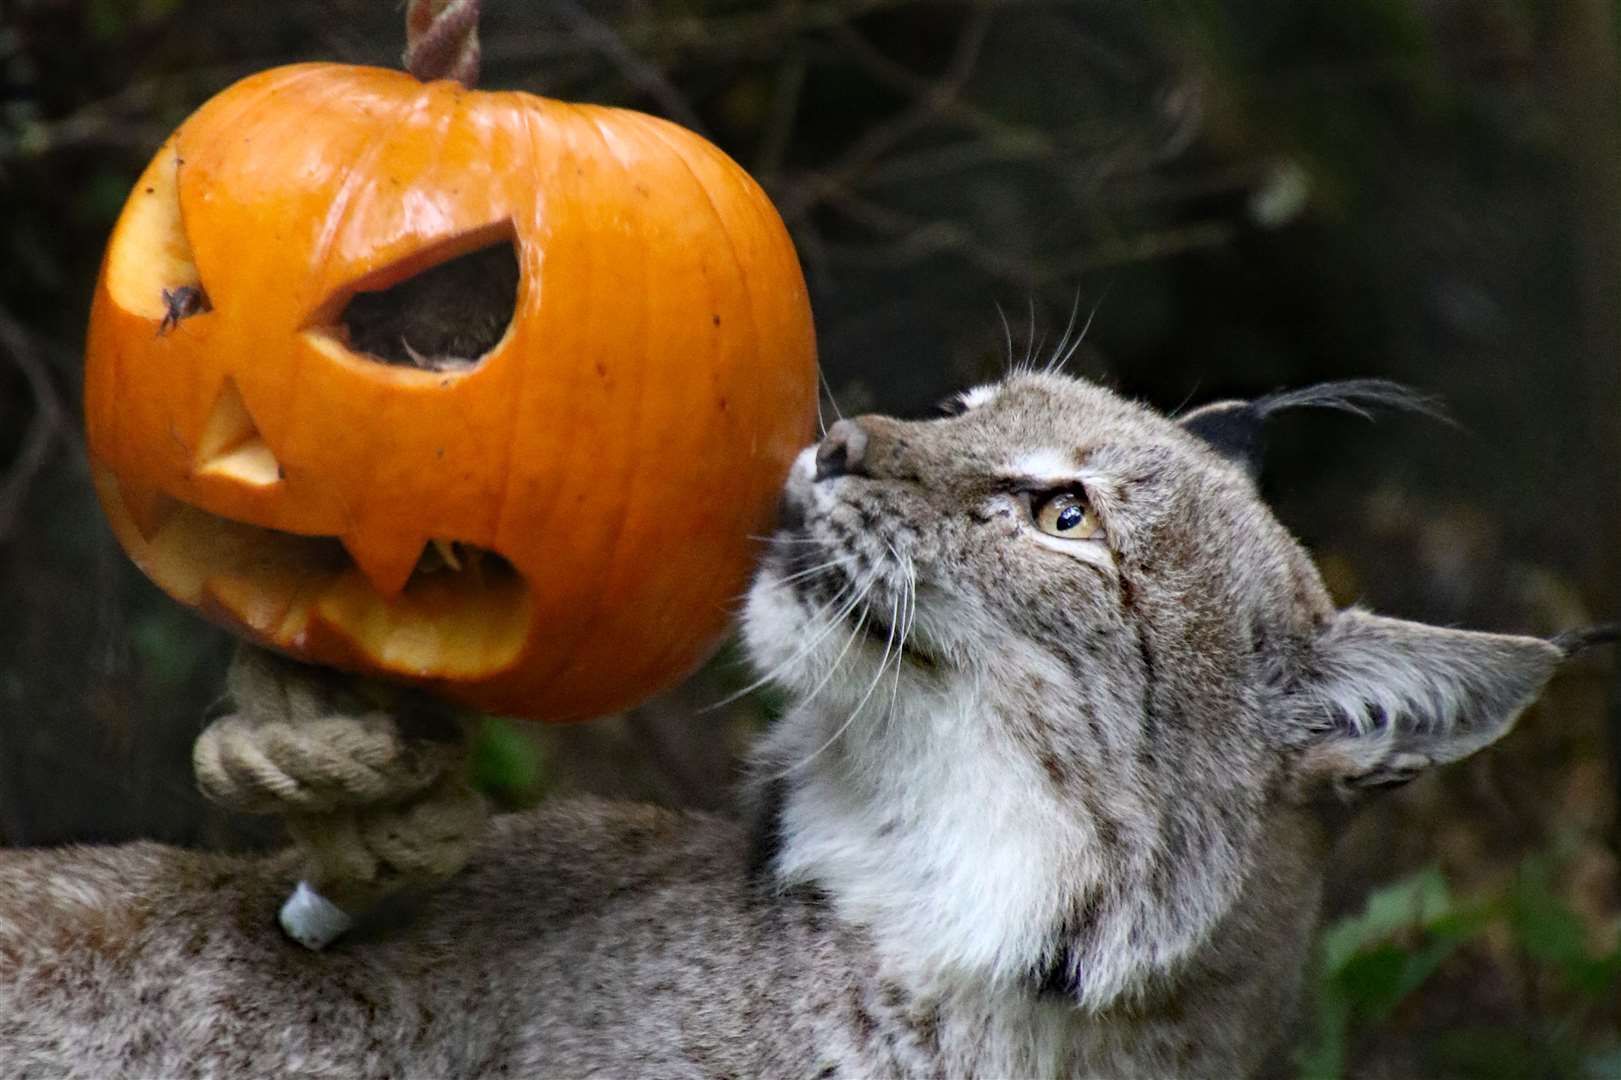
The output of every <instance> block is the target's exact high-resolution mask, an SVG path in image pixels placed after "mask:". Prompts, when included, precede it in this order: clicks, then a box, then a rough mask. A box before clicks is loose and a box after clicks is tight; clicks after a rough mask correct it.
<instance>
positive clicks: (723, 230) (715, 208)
mask: <svg viewBox="0 0 1621 1080" xmlns="http://www.w3.org/2000/svg"><path fill="white" fill-rule="evenodd" d="M637 119H638V120H639V121H640V122H641V123H640V126H641V127H642V128H643V129H644V130H645V131H646V132H647V133H648V134H649V135H650V136H652V138H653V139H655V140H656V141H657V142H659V143H660V144H661V145H663V146H664V148H665V149H666V150H667V151H669V152H670V153H671V154H673V155H674V156H675V158H676V160H677V161H679V162H680V163H681V168H682V169H683V170H684V171H685V172H686V174H687V175H688V176H689V177H691V179H692V183H693V186H694V187H695V188H696V189H697V190H698V192H699V193H700V194H701V195H702V196H703V199H704V202H705V204H706V205H708V207H709V212H710V215H711V216H712V217H713V218H714V219H715V225H716V227H717V228H718V229H719V230H720V234H721V235H722V236H724V237H725V238H726V245H727V248H728V250H729V251H730V252H731V257H732V265H733V266H735V267H737V268H738V271H739V272H738V275H737V276H738V280H739V282H740V283H741V285H742V289H743V296H744V298H745V300H746V301H747V307H748V313H749V344H750V346H751V348H750V349H749V352H748V356H749V358H750V359H749V362H748V363H747V364H746V365H744V366H745V367H746V368H747V369H748V371H749V372H750V374H751V375H754V376H755V377H756V378H758V375H759V361H760V357H761V353H762V349H761V335H760V313H759V308H758V306H757V304H756V300H755V294H754V288H753V286H752V285H751V284H750V283H749V277H748V275H747V274H746V273H743V272H742V266H743V262H742V257H741V254H740V253H739V251H738V246H737V238H736V237H735V236H733V235H732V229H731V225H730V223H729V222H728V221H727V220H726V215H724V214H722V213H721V212H720V206H719V204H718V203H717V202H716V201H715V196H714V194H713V193H712V192H711V191H710V190H709V186H708V185H707V184H706V183H705V182H704V179H703V177H702V176H701V175H700V174H699V172H698V170H697V169H695V168H693V165H692V162H691V161H689V160H688V159H687V156H686V154H685V153H684V152H683V148H682V147H681V146H679V145H677V140H673V139H669V138H666V137H665V132H664V131H662V130H660V127H661V125H660V124H659V122H658V121H657V120H655V119H654V118H653V117H650V116H645V115H641V114H637ZM713 308H714V305H711V310H713ZM746 503H747V500H743V499H739V500H735V501H734V503H733V506H732V508H731V509H732V515H733V517H732V525H733V526H734V528H733V530H732V531H733V532H736V531H739V529H740V528H742V529H743V531H748V529H747V528H746V527H743V525H742V522H740V521H739V520H738V519H739V518H740V517H741V516H742V514H743V512H744V510H745V508H746ZM753 524H754V523H753V522H750V523H749V526H752V525H753ZM744 587H745V588H746V587H747V586H746V583H745V586H744ZM733 603H735V600H728V602H727V609H728V610H727V611H726V614H727V616H728V617H730V616H731V611H730V610H729V609H730V606H731V604H733ZM658 660H659V662H660V663H663V662H664V660H665V658H664V657H663V656H660V657H659V658H658Z"/></svg>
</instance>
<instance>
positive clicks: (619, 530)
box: [537, 105, 652, 682]
mask: <svg viewBox="0 0 1621 1080" xmlns="http://www.w3.org/2000/svg"><path fill="white" fill-rule="evenodd" d="M570 108H572V109H573V110H574V111H575V113H576V114H577V115H578V116H579V117H580V119H582V120H583V121H584V122H585V124H586V125H587V126H588V127H589V129H590V130H591V131H592V132H593V133H595V135H596V137H597V141H598V142H600V143H601V144H602V148H603V152H604V153H605V154H606V155H607V156H608V157H609V158H611V159H612V160H613V162H614V164H615V165H616V166H617V167H618V169H619V173H620V176H621V177H623V182H624V184H625V185H626V186H630V187H634V184H635V181H634V180H633V179H632V176H631V171H630V167H629V166H628V165H627V164H626V163H625V161H624V159H623V158H621V157H620V156H619V154H618V153H617V152H615V150H614V146H613V140H611V139H610V138H608V136H607V134H606V133H605V132H604V131H603V130H602V125H601V124H599V123H598V122H597V118H596V116H595V115H594V112H593V110H591V109H588V108H585V107H583V106H579V105H570ZM640 269H641V284H642V287H641V288H640V289H638V290H636V291H637V292H638V294H639V295H640V298H641V302H642V318H641V320H640V323H639V326H640V328H641V329H640V334H641V337H640V340H639V342H638V344H639V345H640V348H639V349H638V350H637V352H638V353H639V354H640V355H642V356H644V357H645V356H646V353H647V351H648V350H647V343H648V340H649V333H648V323H649V321H650V320H651V317H652V304H651V302H650V293H649V291H648V289H649V282H648V281H647V263H646V261H645V259H643V260H642V261H641V263H640ZM648 384H649V380H646V379H641V380H638V383H637V389H636V403H635V406H634V407H633V408H632V409H631V422H630V424H629V427H630V428H631V429H632V430H636V429H637V426H638V424H639V421H640V420H641V418H642V416H643V414H644V413H645V412H646V409H647V390H648ZM646 472H647V470H646V469H637V468H633V469H631V472H630V480H629V481H628V483H627V485H626V488H625V491H624V505H625V507H626V510H625V512H623V513H620V514H617V515H615V516H614V519H613V524H612V531H611V532H610V534H609V536H608V537H607V542H606V543H605V544H604V549H605V550H606V551H607V553H608V555H607V558H606V559H605V560H604V562H603V565H604V567H605V571H604V575H605V578H607V577H609V576H611V575H613V574H614V573H615V572H616V571H617V569H618V567H619V560H620V548H621V547H622V546H623V543H624V539H625V536H626V533H627V528H626V526H627V523H628V521H629V519H630V513H631V512H632V508H634V507H636V506H637V505H638V504H637V501H636V498H635V495H636V493H637V492H638V490H639V486H640V485H641V484H642V483H643V477H644V473H646ZM604 583H605V584H606V581H605V582H604ZM605 607H606V605H598V606H596V607H595V608H593V609H592V610H591V611H590V612H589V613H588V614H587V615H586V616H585V617H584V619H583V620H581V622H580V624H579V627H578V629H577V632H576V633H575V635H574V639H573V640H572V641H570V642H569V644H568V647H567V648H565V649H562V650H559V652H558V653H557V655H556V657H555V659H554V660H553V661H552V663H551V664H550V666H549V667H547V668H545V669H543V674H541V673H537V674H538V676H539V680H540V681H543V682H549V681H551V680H552V679H556V678H558V677H560V676H563V675H566V674H567V673H568V672H569V670H570V669H571V668H572V667H573V665H574V661H575V658H576V657H577V656H579V654H580V652H581V651H582V650H583V649H584V648H585V646H587V645H588V644H590V643H591V642H592V639H593V638H595V637H596V635H597V634H598V632H599V631H600V629H601V627H602V623H603V619H604V617H605V616H604V609H605Z"/></svg>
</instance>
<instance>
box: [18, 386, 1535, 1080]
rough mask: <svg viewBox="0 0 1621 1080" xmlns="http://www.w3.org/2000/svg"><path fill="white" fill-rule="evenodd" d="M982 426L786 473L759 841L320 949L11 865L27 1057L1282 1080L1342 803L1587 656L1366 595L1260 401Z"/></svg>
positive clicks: (1085, 392) (883, 444)
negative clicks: (1264, 460) (1324, 537)
mask: <svg viewBox="0 0 1621 1080" xmlns="http://www.w3.org/2000/svg"><path fill="white" fill-rule="evenodd" d="M1278 400H1282V399H1278ZM1330 400H1331V399H1330ZM1296 401H1299V402H1305V403H1309V401H1310V398H1309V396H1308V395H1299V396H1297V398H1296V399H1295V400H1291V401H1290V402H1288V403H1296ZM963 405H964V409H963V411H962V412H961V414H960V415H957V416H954V417H950V418H947V419H942V420H936V421H931V422H921V423H907V422H901V421H897V420H892V419H887V418H883V417H864V418H861V419H859V420H855V421H841V422H840V423H839V424H837V425H835V427H834V429H833V430H832V431H831V432H830V433H829V435H828V437H827V438H826V439H825V440H824V442H823V444H822V445H821V447H820V448H819V449H812V450H808V451H806V453H805V454H804V455H803V456H802V457H801V459H800V460H799V462H798V463H797V464H796V465H795V468H794V471H793V474H792V476H791V477H790V480H789V483H788V490H787V494H786V499H785V522H784V525H783V528H782V531H781V532H780V533H779V534H778V536H777V538H776V539H775V540H774V541H773V543H772V545H771V549H770V551H769V553H768V555H767V558H766V562H765V565H764V568H763V570H762V572H761V574H760V577H759V579H758V581H757V582H756V584H755V587H754V589H753V592H752V594H751V597H750V600H749V604H748V609H747V613H746V617H745V621H744V630H745V637H746V640H747V642H748V645H749V648H750V651H751V653H752V654H753V656H754V658H755V660H756V662H757V663H758V664H759V665H760V666H761V668H762V669H763V670H764V671H765V672H766V673H768V675H769V677H770V678H771V679H772V680H774V681H775V682H777V683H778V684H779V685H781V686H782V687H784V688H785V689H786V690H787V691H788V692H789V694H790V695H791V698H792V700H793V704H792V705H791V707H790V708H789V710H788V712H787V714H786V715H785V716H784V717H783V718H782V720H781V721H780V722H779V723H778V724H777V725H776V727H775V728H774V730H773V731H772V732H771V734H770V735H769V736H768V737H767V739H766V741H765V744H764V746H763V748H762V749H761V751H760V754H759V759H758V765H757V772H758V782H757V785H756V792H755V794H756V796H757V802H758V822H757V824H756V825H755V826H754V828H753V829H752V832H750V831H746V830H744V829H743V828H742V827H740V826H737V825H733V824H731V823H728V822H724V821H721V820H718V819H712V818H706V817H701V816H692V815H679V814H672V813H666V812H662V811H656V810H652V809H646V808H636V807H627V806H615V805H611V804H605V803H594V802H581V803H574V804H564V805H559V806H552V807H545V808H542V809H541V810H539V811H535V812H533V813H531V814H527V815H523V816H518V817H513V818H509V819H507V820H506V821H504V822H503V823H502V824H501V825H500V827H499V828H498V829H497V831H496V834H495V836H494V837H493V839H492V841H491V843H490V844H489V845H488V846H487V847H486V849H485V851H484V852H483V854H482V856H481V857H480V858H479V859H477V860H476V861H475V863H474V865H473V866H472V867H471V869H470V870H469V871H468V872H467V873H466V874H464V875H463V876H462V877H461V878H459V879H457V880H456V881H454V882H453V883H452V884H451V885H450V886H448V887H447V888H445V889H444V890H442V891H440V892H438V893H436V894H435V895H433V896H431V897H428V898H427V899H426V900H425V901H424V903H423V904H422V905H421V907H420V909H419V910H417V911H415V912H413V913H410V916H409V917H408V918H406V919H405V920H403V921H402V923H401V924H400V925H398V926H395V927H387V926H384V927H379V928H377V930H376V931H375V933H374V934H373V935H372V937H371V939H370V940H367V939H366V938H364V937H360V938H356V939H353V940H349V941H347V942H345V943H344V944H343V945H341V946H340V947H339V948H338V949H337V950H335V951H334V952H332V953H329V954H326V955H311V954H308V953H306V952H304V951H303V950H301V949H299V948H298V947H297V946H294V945H291V944H289V943H287V942H286V941H284V940H282V939H281V938H280V937H279V935H278V934H277V933H276V931H275V930H274V928H273V924H274V909H275V905H276V903H277V902H278V901H279V898H280V896H281V894H282V891H283V890H284V889H285V887H286V884H287V882H286V880H285V874H286V868H285V866H283V865H282V864H281V863H279V862H277V861H276V860H264V861H247V860H232V859H226V858H220V857H211V856H202V855H195V854H186V853H180V852H176V851H173V850H169V849H164V848H160V847H157V846H153V845H137V846H133V847H127V848H118V849H105V850H78V851H67V852H61V853H35V854H9V855H3V856H0V1072H5V1073H6V1074H7V1075H17V1074H21V1075H40V1076H46V1075H50V1076H55V1075H59V1074H61V1073H63V1072H64V1071H66V1072H70V1073H77V1074H80V1075H87V1076H88V1075H107V1074H109V1073H115V1072H120V1073H125V1074H129V1075H137V1074H139V1075H157V1074H163V1075H185V1074H188V1073H203V1074H214V1075H234V1074H238V1073H243V1074H245V1073H254V1074H263V1073H272V1072H273V1073H292V1074H313V1075H325V1074H330V1075H343V1076H359V1075H365V1076H450V1075H482V1074H488V1073H492V1072H495V1071H497V1070H500V1069H503V1068H504V1069H510V1070H512V1071H514V1072H517V1073H531V1074H536V1075H548V1076H582V1075H592V1074H601V1075H616V1076H632V1075H634V1076H654V1077H662V1076H693V1077H699V1076H740V1075H754V1076H823V1077H836V1076H837V1077H867V1076H880V1075H917V1076H941V1075H943V1076H968V1075H979V1076H987V1077H1007V1076H1052V1075H1071V1076H1107V1077H1130V1076H1142V1077H1164V1076H1211V1077H1217V1076H1219V1077H1232V1076H1239V1075H1244V1074H1246V1073H1248V1072H1251V1071H1253V1070H1254V1069H1255V1068H1256V1066H1257V1065H1258V1063H1259V1062H1260V1061H1261V1060H1262V1058H1263V1057H1264V1056H1265V1054H1266V1053H1267V1052H1268V1050H1269V1049H1270V1048H1271V1047H1272V1046H1273V1044H1274V1043H1275V1042H1276V1041H1277V1039H1278V1038H1279V1037H1280V1035H1281V1034H1282V1032H1283V1030H1284V1027H1285V1024H1284V1021H1285V1018H1286V1017H1287V1016H1288V1015H1289V1012H1290V1009H1291V1007H1292V1005H1293V1002H1294V999H1295V997H1296V994H1297V990H1298V983H1299V978H1300V967H1301V963H1302V960H1303V957H1304V956H1305V955H1306V953H1307V950H1308V943H1309V938H1310V933H1311V929H1312V925H1313V921H1314V918H1315V914H1316V910H1317V904H1318V890H1319V882H1320V880H1321V875H1322V872H1323V868H1324V864H1325V861H1326V858H1327V853H1328V850H1329V847H1330V844H1331V842H1332V839H1333V833H1334V830H1335V829H1336V828H1337V827H1338V825H1339V824H1340V823H1341V822H1342V821H1343V820H1344V818H1345V816H1346V813H1345V811H1346V809H1347V808H1349V807H1354V805H1355V803H1356V802H1357V801H1358V800H1359V799H1361V798H1363V797H1364V796H1365V795H1366V793H1368V792H1370V791H1372V790H1375V789H1377V788H1380V787H1384V786H1389V785H1392V784H1396V783H1400V782H1402V781H1404V780H1406V779H1410V778H1411V777H1412V776H1414V775H1416V774H1417V773H1418V772H1419V771H1421V770H1422V769H1424V768H1427V767H1429V766H1431V765H1434V764H1441V763H1444V762H1448V761H1452V760H1455V759H1457V758H1460V757H1462V756H1464V755H1466V754H1469V753H1472V752H1473V751H1475V750H1477V749H1479V748H1481V747H1483V746H1485V745H1487V744H1488V743H1490V742H1492V741H1493V740H1495V739H1496V738H1498V737H1500V736H1501V735H1503V734H1504V733H1505V732H1506V731H1507V730H1508V728H1509V726H1510V725H1511V724H1512V722H1513V719H1514V717H1515V716H1516V714H1517V713H1518V712H1519V711H1520V709H1521V708H1523V706H1524V705H1525V704H1526V703H1527V702H1528V701H1530V700H1531V698H1532V697H1534V695H1535V694H1536V693H1537V692H1538V690H1539V689H1540V688H1541V686H1542V685H1543V683H1544V682H1545V680H1546V679H1547V678H1548V676H1549V675H1550V673H1551V672H1552V671H1553V669H1554V667H1555V666H1556V664H1557V663H1558V661H1559V659H1560V657H1561V651H1560V649H1559V648H1556V647H1555V646H1554V645H1551V644H1549V643H1547V642H1544V641H1540V640H1538V639H1535V638H1526V637H1511V636H1505V635H1491V634H1476V633H1468V632H1463V631H1455V630H1442V629H1436V628H1432V627H1427V626H1422V625H1419V624H1414V623H1407V622H1401V621H1398V620H1393V619H1386V618H1380V617H1377V616H1373V615H1370V614H1367V613H1364V612H1360V611H1354V610H1353V611H1336V610H1335V609H1334V608H1333V606H1332V604H1331V603H1330V602H1329V599H1328V596H1327V594H1326V592H1325V591H1324V589H1323V586H1322V583H1321V580H1320V578H1319V577H1318V574H1317V571H1316V570H1315V568H1314V567H1313V566H1312V564H1311V562H1310V560H1309V559H1308V558H1307V557H1306V555H1305V553H1304V552H1303V551H1302V549H1301V548H1300V547H1299V545H1298V544H1297V543H1295V541H1294V540H1293V539H1292V538H1291V537H1290V536H1289V535H1288V534H1287V533H1286V532H1285V530H1284V529H1283V528H1282V527H1281V526H1280V525H1279V524H1278V523H1277V521H1276V520H1275V519H1274V518H1273V516H1272V515H1271V513H1270V512H1269V511H1268V510H1267V508H1266V507H1265V506H1264V504H1263V503H1262V502H1261V500H1260V499H1259V497H1258V495H1257V493H1256V490H1255V486H1254V483H1253V480H1252V477H1251V475H1250V473H1249V470H1248V467H1247V466H1248V465H1249V464H1250V457H1251V456H1252V454H1253V450H1254V442H1253V439H1252V438H1250V436H1251V435H1252V434H1253V432H1251V431H1249V429H1248V428H1247V427H1246V424H1248V423H1249V422H1250V421H1253V420H1258V419H1259V417H1260V416H1261V415H1262V414H1263V413H1264V412H1265V411H1266V409H1265V407H1264V406H1265V403H1264V402H1262V403H1255V404H1254V405H1244V404H1241V403H1228V404H1225V405H1220V406H1213V407H1211V408H1209V409H1206V410H1201V411H1200V412H1197V413H1195V414H1193V415H1191V416H1190V417H1187V418H1185V419H1184V420H1183V421H1181V422H1175V421H1172V420H1169V419H1167V418H1165V417H1162V416H1160V415H1158V414H1156V413H1154V412H1152V411H1150V410H1147V409H1144V408H1142V407H1140V406H1137V405H1134V404H1132V403H1129V402H1126V401H1124V400H1122V399H1120V398H1118V397H1116V396H1115V395H1113V394H1111V393H1109V392H1107V391H1105V390H1102V389H1100V388H1098V387H1096V386H1092V385H1090V384H1087V383H1084V382H1080V381H1076V380H1071V379H1066V378H1061V377H1056V376H1037V375H1021V376H1018V377H1015V378H1013V379H1010V380H1009V381H1008V382H1006V383H1004V384H1001V385H998V386H995V387H987V388H981V389H980V390H976V391H973V392H971V393H970V394H968V395H965V396H964V401H963Z"/></svg>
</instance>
